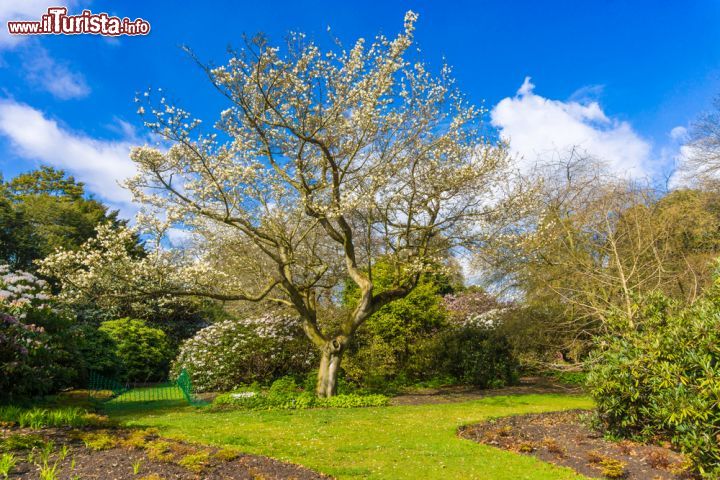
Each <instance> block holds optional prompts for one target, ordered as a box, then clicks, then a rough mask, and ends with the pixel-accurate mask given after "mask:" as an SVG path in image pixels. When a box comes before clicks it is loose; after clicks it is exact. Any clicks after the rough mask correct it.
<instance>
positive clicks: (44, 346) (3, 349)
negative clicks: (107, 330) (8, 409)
mask: <svg viewBox="0 0 720 480" xmlns="http://www.w3.org/2000/svg"><path fill="white" fill-rule="evenodd" d="M70 324H71V322H70V320H69V318H68V317H66V316H65V315H63V313H62V312H60V311H58V310H56V309H55V308H54V306H53V302H52V296H51V295H50V293H49V292H48V290H47V284H46V283H45V281H43V280H40V279H38V278H37V277H35V276H34V275H32V274H30V273H27V272H23V271H16V272H13V271H10V269H9V268H8V266H7V265H0V400H8V399H13V398H20V397H29V396H34V395H41V394H46V393H50V392H52V391H55V390H57V389H58V388H62V387H64V386H68V385H69V384H70V383H71V382H72V381H73V379H74V378H75V377H76V375H77V369H76V368H75V363H76V362H75V360H76V358H75V351H74V342H73V339H72V334H71V332H70V329H69V327H70Z"/></svg>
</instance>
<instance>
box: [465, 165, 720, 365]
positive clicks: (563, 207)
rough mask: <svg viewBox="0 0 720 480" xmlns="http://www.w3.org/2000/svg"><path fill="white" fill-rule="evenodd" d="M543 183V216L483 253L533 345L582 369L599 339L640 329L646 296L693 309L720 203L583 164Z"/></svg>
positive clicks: (715, 246)
mask: <svg viewBox="0 0 720 480" xmlns="http://www.w3.org/2000/svg"><path fill="white" fill-rule="evenodd" d="M538 177H539V179H540V182H541V184H542V185H543V187H542V188H541V189H540V190H539V201H538V205H539V208H538V209H537V210H536V211H535V213H533V214H532V215H530V216H529V217H526V218H524V219H523V221H522V222H520V223H519V224H515V225H513V226H512V228H510V229H507V230H506V231H505V232H503V235H498V236H497V237H496V238H495V240H494V241H493V242H490V243H488V244H486V247H487V248H486V249H485V250H484V251H483V252H482V254H481V256H479V258H478V263H481V264H482V265H483V266H485V267H487V268H488V271H490V272H491V273H493V275H491V276H490V277H489V278H491V279H492V281H493V282H495V284H496V285H497V284H498V283H499V284H504V285H505V286H506V288H508V290H510V291H511V292H514V293H515V294H516V295H518V296H519V297H520V298H521V299H522V300H523V305H521V307H520V308H521V311H522V315H523V316H524V317H526V318H535V320H536V322H535V323H537V324H538V325H540V326H541V327H542V328H541V330H544V331H545V332H546V333H549V336H548V335H540V336H538V335H536V334H533V335H532V336H533V337H535V338H537V339H542V338H546V339H547V340H548V341H549V342H550V345H549V346H551V347H552V348H553V349H554V350H555V352H559V353H560V354H561V355H562V357H563V359H565V360H567V359H569V357H572V358H573V359H574V360H576V361H577V360H578V359H579V358H580V357H581V356H582V355H583V354H584V353H587V350H588V347H589V343H590V340H591V339H592V338H593V336H595V335H597V334H598V333H607V332H609V331H619V330H618V329H620V331H621V330H623V329H627V328H629V329H633V328H635V327H636V322H635V317H636V315H637V306H636V300H637V298H638V297H639V296H640V295H643V294H647V293H649V292H652V291H661V292H664V293H665V294H667V295H669V296H671V297H672V298H676V299H678V300H680V301H682V302H684V303H692V302H694V300H695V299H696V297H697V295H698V294H699V292H700V291H701V290H702V288H703V287H704V285H706V284H707V283H709V282H710V278H711V276H710V271H711V269H712V268H713V267H712V259H713V258H714V257H716V256H717V255H718V253H720V244H719V243H718V241H720V228H719V227H720V223H718V222H719V221H720V217H719V216H718V203H717V202H718V196H717V195H715V194H713V193H709V192H703V191H697V190H676V191H673V192H671V193H669V194H665V193H664V192H660V191H658V190H656V189H655V188H652V187H651V186H648V185H643V184H641V183H638V182H633V181H629V180H625V179H621V178H617V177H614V176H612V175H609V174H608V173H607V172H606V171H605V170H604V168H603V166H602V165H601V164H599V163H597V162H594V161H592V159H585V158H583V159H577V158H576V159H572V160H570V161H568V162H566V163H564V164H561V165H557V166H556V167H555V168H554V169H548V170H546V172H545V173H543V174H542V175H538ZM618 312H620V313H622V315H618ZM619 319H622V323H623V324H622V325H619V324H617V322H618V321H619ZM512 323H514V324H515V325H516V326H520V324H519V323H518V322H517V321H513V322H512ZM525 323H526V324H527V326H528V328H532V327H531V324H532V323H533V322H527V321H526V322H525ZM523 338H525V336H523Z"/></svg>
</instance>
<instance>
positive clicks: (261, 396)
mask: <svg viewBox="0 0 720 480" xmlns="http://www.w3.org/2000/svg"><path fill="white" fill-rule="evenodd" d="M312 392H313V390H309V391H308V390H305V391H302V390H300V388H299V387H298V386H297V384H296V383H295V380H294V379H293V378H292V377H283V378H279V379H277V380H275V382H273V384H272V385H271V386H270V388H269V389H268V390H267V391H266V392H264V391H262V390H260V389H259V388H257V387H249V388H244V389H240V390H236V391H233V392H230V393H225V394H222V395H219V396H217V397H216V398H215V400H214V401H213V405H216V406H233V407H237V408H242V409H246V410H303V409H307V408H357V407H381V406H385V405H387V404H388V398H387V397H386V396H384V395H358V394H355V393H351V394H339V395H335V396H333V397H329V398H318V397H316V396H315V394H314V393H312Z"/></svg>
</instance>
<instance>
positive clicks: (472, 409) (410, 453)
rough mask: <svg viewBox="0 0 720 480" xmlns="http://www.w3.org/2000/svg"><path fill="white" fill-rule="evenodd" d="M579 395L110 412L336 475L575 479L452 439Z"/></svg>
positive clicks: (582, 403) (584, 403)
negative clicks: (460, 431)
mask: <svg viewBox="0 0 720 480" xmlns="http://www.w3.org/2000/svg"><path fill="white" fill-rule="evenodd" d="M591 406H592V403H591V401H590V400H589V399H588V398H587V397H577V396H566V395H517V396H504V397H491V398H486V399H483V400H476V401H470V402H462V403H450V404H442V405H420V406H403V407H378V408H353V409H315V410H300V411H269V412H247V411H225V412H210V411H208V410H207V409H197V408H192V407H183V408H177V407H176V408H173V409H165V410H149V411H147V410H146V411H140V410H133V411H118V412H115V413H114V416H115V417H116V418H118V419H119V420H121V421H123V422H124V423H126V424H127V425H133V426H154V427H158V428H159V429H160V430H161V432H162V434H163V435H165V436H168V437H173V438H178V439H182V440H188V441H194V442H199V443H205V444H212V445H218V446H226V447H234V448H237V449H239V450H241V451H243V452H248V453H256V454H262V455H267V456H270V457H274V458H277V459H281V460H286V461H291V462H294V463H298V464H301V465H304V466H306V467H309V468H312V469H314V470H317V471H320V472H324V473H327V474H330V475H332V476H335V477H337V478H341V479H342V478H348V479H359V478H371V479H393V480H395V479H413V480H415V479H488V480H491V479H492V480H494V479H497V480H502V479H507V480H520V479H538V480H540V479H580V478H584V477H581V476H579V475H576V474H574V473H573V472H572V471H570V470H568V469H564V468H559V467H554V466H552V465H549V464H546V463H543V462H541V461H539V460H536V459H534V458H532V457H528V456H521V455H516V454H513V453H510V452H506V451H503V450H499V449H495V448H492V447H488V446H484V445H480V444H477V443H475V442H471V441H468V440H461V439H459V438H458V437H456V435H455V433H456V431H457V428H458V427H459V426H461V425H465V424H469V423H475V422H478V421H480V420H483V419H486V418H489V417H498V416H506V415H515V414H522V413H531V412H542V411H552V410H563V409H573V408H589V407H591Z"/></svg>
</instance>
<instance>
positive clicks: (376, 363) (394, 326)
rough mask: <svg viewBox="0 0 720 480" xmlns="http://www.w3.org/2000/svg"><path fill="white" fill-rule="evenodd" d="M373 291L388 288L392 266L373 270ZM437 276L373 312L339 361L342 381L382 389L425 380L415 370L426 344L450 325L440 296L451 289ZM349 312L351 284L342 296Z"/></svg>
mask: <svg viewBox="0 0 720 480" xmlns="http://www.w3.org/2000/svg"><path fill="white" fill-rule="evenodd" d="M373 275H374V278H373V279H374V281H375V283H376V291H377V292H381V291H383V290H385V289H387V288H390V287H392V282H393V273H392V269H391V268H390V266H389V265H388V264H386V263H384V262H379V263H378V264H377V265H375V266H374V268H373ZM449 288H450V287H449V280H447V278H445V277H444V276H441V275H426V276H424V277H423V278H422V279H421V280H420V282H419V284H418V286H417V287H415V289H414V290H413V291H412V292H410V294H408V295H407V296H406V297H405V298H402V299H399V300H396V301H394V302H392V303H390V304H388V305H386V306H384V307H382V308H381V309H380V310H379V311H377V312H376V313H374V314H373V315H372V316H371V317H370V318H369V319H368V320H367V321H366V322H365V324H364V325H363V327H362V328H361V329H359V330H358V331H357V333H356V334H355V337H354V338H353V341H352V342H351V343H350V346H349V348H348V351H347V352H346V353H345V356H344V358H343V363H342V364H341V365H342V370H343V372H344V373H345V376H346V378H347V379H348V380H349V381H351V382H353V383H355V384H357V385H361V386H365V387H368V388H371V389H375V390H381V389H383V388H384V387H385V386H386V385H387V384H388V383H389V382H398V381H399V382H400V383H412V382H413V381H416V380H420V379H426V374H425V372H424V371H423V370H422V369H420V368H418V366H419V365H421V364H424V363H425V362H423V361H422V360H421V359H422V358H423V357H424V356H426V355H427V347H428V342H429V340H430V339H432V338H433V337H434V336H435V335H436V334H437V333H438V332H440V331H441V330H443V329H444V328H446V327H447V326H448V316H447V312H446V311H445V308H444V307H443V305H442V302H441V297H440V293H441V292H444V291H446V290H447V289H449ZM343 301H344V303H345V306H346V307H347V308H349V309H351V308H353V307H354V306H355V304H356V302H357V287H355V285H354V284H352V283H349V284H348V285H347V286H346V289H345V291H344V300H343Z"/></svg>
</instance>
